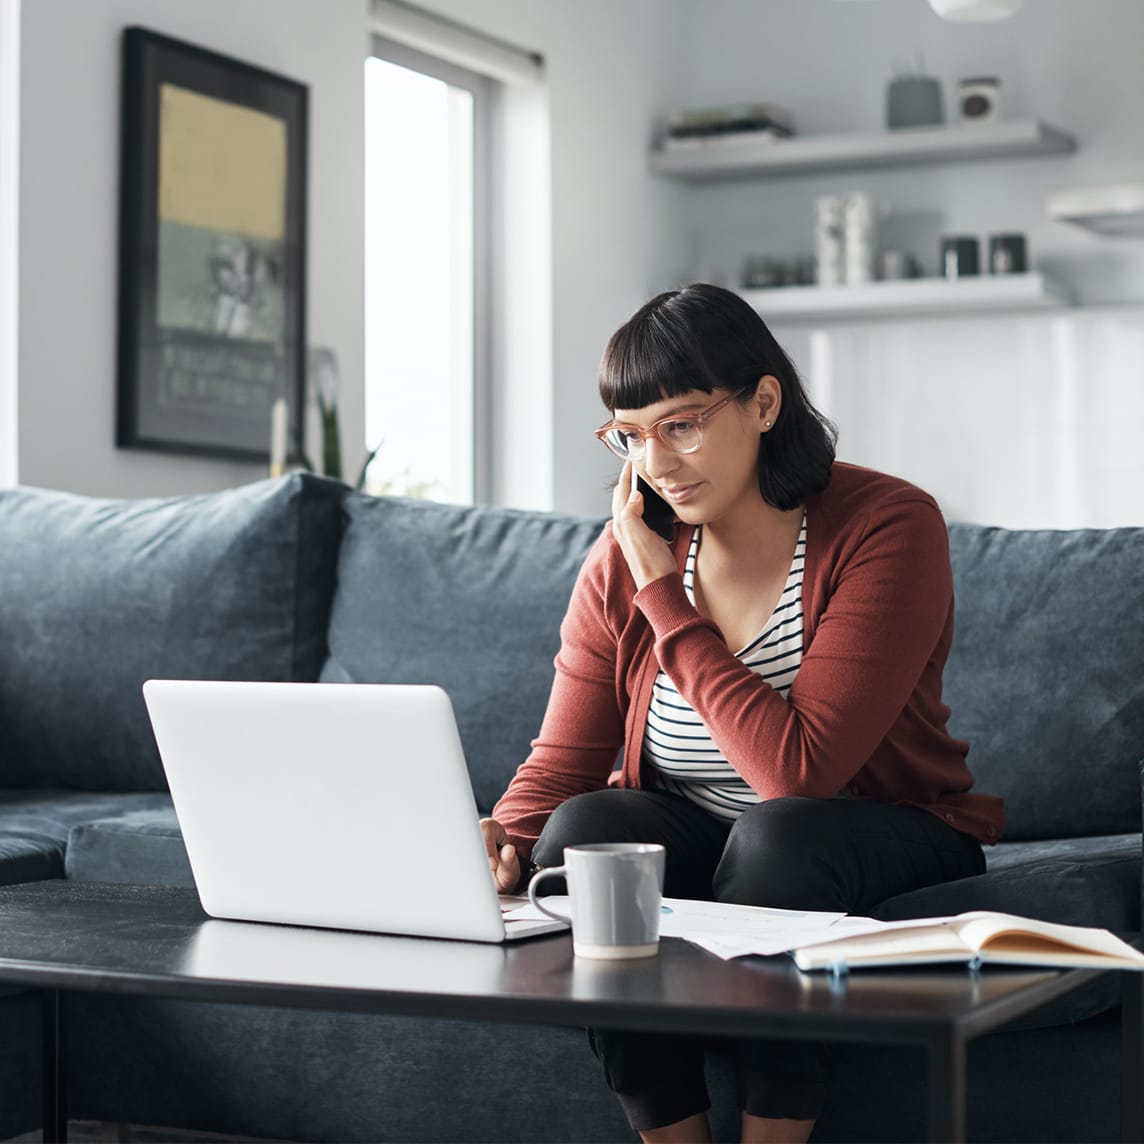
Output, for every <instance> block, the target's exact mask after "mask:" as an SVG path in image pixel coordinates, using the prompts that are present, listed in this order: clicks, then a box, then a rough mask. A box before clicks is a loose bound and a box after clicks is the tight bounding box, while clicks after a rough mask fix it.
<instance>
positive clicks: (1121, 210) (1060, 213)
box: [1045, 183, 1144, 238]
mask: <svg viewBox="0 0 1144 1144" xmlns="http://www.w3.org/2000/svg"><path fill="white" fill-rule="evenodd" d="M1045 212H1046V213H1047V214H1048V216H1049V218H1052V219H1057V220H1059V221H1060V222H1071V223H1073V224H1074V225H1076V226H1082V227H1084V228H1085V229H1086V230H1091V231H1093V232H1094V233H1095V234H1102V235H1105V236H1107V237H1109V238H1144V183H1128V184H1123V185H1120V186H1111V187H1090V188H1085V189H1079V190H1068V191H1056V192H1055V193H1054V194H1051V195H1050V196H1049V197H1048V199H1047V200H1046V202H1045Z"/></svg>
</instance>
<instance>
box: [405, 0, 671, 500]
mask: <svg viewBox="0 0 1144 1144" xmlns="http://www.w3.org/2000/svg"><path fill="white" fill-rule="evenodd" d="M686 2H687V0H621V2H617V0H544V2H543V3H538V2H536V0H421V4H422V7H424V8H426V9H428V10H432V11H434V12H437V13H438V14H440V15H443V16H446V17H449V18H451V19H455V20H459V21H463V22H465V23H467V24H469V25H471V26H475V27H479V28H481V29H482V30H483V31H485V32H488V33H490V34H492V35H495V36H497V37H499V38H501V39H505V40H509V41H511V42H514V43H516V44H517V45H518V46H520V47H523V48H527V49H531V50H535V51H539V52H541V53H542V54H543V55H544V58H545V63H546V70H547V80H548V87H549V108H550V114H551V121H550V130H551V164H552V167H551V185H552V265H553V375H554V393H553V424H554V426H555V442H554V467H555V472H554V492H555V496H554V504H555V506H556V507H558V508H560V509H563V510H565V511H569V512H584V513H605V512H607V511H608V506H609V503H610V501H609V496H608V492H607V486H608V482H609V481H610V480H611V479H612V477H613V475H614V470H615V468H616V466H615V464H614V463H613V461H612V459H611V458H610V456H609V454H608V453H607V451H606V450H605V449H603V448H602V447H601V446H600V444H599V442H597V441H596V439H595V438H594V437H593V436H592V431H593V430H594V429H595V428H596V426H597V425H599V424H600V422H601V421H603V420H604V419H605V417H606V416H607V412H606V410H605V409H604V408H603V407H602V405H601V404H600V399H599V396H598V394H597V392H596V368H597V366H598V364H599V360H600V355H601V353H602V352H603V349H604V344H605V342H606V341H607V339H608V336H609V335H610V334H611V333H612V331H613V330H614V329H615V328H616V327H617V326H618V325H620V323H621V322H623V321H624V319H625V318H627V316H628V315H629V314H630V313H631V312H632V311H634V310H635V309H636V308H637V307H638V306H639V305H640V304H641V303H643V302H644V301H646V299H647V298H648V297H650V296H651V295H652V294H654V293H656V292H657V291H659V290H663V289H667V288H669V287H671V286H674V285H677V284H678V283H679V281H680V279H681V277H682V276H683V274H684V273H685V263H686V258H685V253H686V250H685V246H684V245H683V242H682V240H681V237H680V235H679V231H678V227H677V217H678V203H679V201H680V198H681V194H682V192H681V191H680V189H679V188H677V187H675V186H674V185H672V184H669V183H665V182H664V181H662V180H659V179H655V178H653V177H651V176H650V175H649V174H648V173H647V170H646V167H647V151H648V147H649V144H650V140H651V125H652V121H653V118H654V116H655V114H656V109H657V108H658V107H661V106H663V105H664V103H665V102H667V101H669V99H670V97H671V95H672V93H673V92H674V91H675V90H676V87H677V82H678V76H677V74H676V61H677V60H678V57H679V53H680V43H679V40H678V35H679V29H680V27H681V18H680V10H681V5H682V4H685V3H686ZM538 479H543V477H542V476H538Z"/></svg>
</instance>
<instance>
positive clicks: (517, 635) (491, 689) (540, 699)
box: [322, 494, 604, 811]
mask: <svg viewBox="0 0 1144 1144" xmlns="http://www.w3.org/2000/svg"><path fill="white" fill-rule="evenodd" d="M346 516H347V520H346V529H345V533H344V535H343V537H342V550H341V558H340V560H339V564H338V587H337V592H336V594H335V597H334V610H333V615H332V617H331V621H330V658H329V660H328V661H327V663H326V666H325V667H324V668H323V670H322V679H323V681H326V682H336V683H351V682H352V683H435V684H437V685H438V686H440V687H443V688H444V689H445V691H446V692H447V693H448V694H449V697H450V699H451V700H452V702H453V709H454V711H455V713H456V716H457V725H458V727H459V729H460V733H461V740H462V742H463V744H464V747H465V755H466V759H467V761H468V764H469V772H470V775H471V777H472V780H473V790H474V794H475V795H476V799H477V805H478V807H479V808H480V809H481V811H487V810H488V809H489V808H490V807H491V806H492V804H493V803H494V802H495V801H496V799H497V798H498V797H499V796H500V795H501V793H502V792H503V791H504V789H505V787H506V786H507V785H508V782H509V779H511V778H512V775H513V773H514V772H515V770H516V768H517V766H518V765H519V764H520V763H521V762H523V761H524V759H525V757H526V755H527V754H528V751H529V744H530V742H531V741H532V739H533V738H534V737H535V736H536V734H537V732H538V731H539V730H540V722H541V719H542V717H543V715H544V708H545V705H546V703H547V701H548V693H549V691H550V690H551V687H552V679H553V674H554V668H553V659H554V658H555V656H556V652H557V650H558V649H559V646H560V621H561V620H562V619H563V617H564V611H565V608H566V607H567V604H568V599H569V597H570V596H571V594H572V585H573V583H574V582H575V579H576V573H577V572H578V571H579V568H580V565H581V563H583V560H584V557H585V556H586V555H587V552H588V549H589V548H590V547H591V545H592V542H593V541H594V540H595V539H596V537H597V536H598V535H599V533H600V530H601V529H602V528H603V524H604V522H603V520H602V519H587V518H583V517H573V516H563V515H559V514H555V513H541V512H527V511H519V510H512V509H493V508H464V507H459V506H455V505H440V504H433V503H430V502H427V501H415V500H405V499H401V498H396V497H372V496H366V495H363V494H351V495H350V496H348V497H347V498H346ZM407 762H408V764H409V765H410V766H416V760H415V759H410V760H407ZM432 797H433V796H432V792H431V791H427V792H426V798H427V799H428V800H431V799H432Z"/></svg>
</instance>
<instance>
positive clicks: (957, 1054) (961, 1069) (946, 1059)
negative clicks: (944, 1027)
mask: <svg viewBox="0 0 1144 1144" xmlns="http://www.w3.org/2000/svg"><path fill="white" fill-rule="evenodd" d="M929 1053H930V1075H929V1132H928V1136H927V1139H929V1140H942V1141H950V1142H951V1144H960V1142H961V1141H964V1140H965V1042H964V1041H963V1040H962V1039H961V1038H960V1037H958V1036H957V1035H956V1034H952V1033H951V1035H950V1036H949V1037H947V1038H945V1039H943V1040H940V1041H934V1042H933V1043H932V1044H931V1045H930V1046H929Z"/></svg>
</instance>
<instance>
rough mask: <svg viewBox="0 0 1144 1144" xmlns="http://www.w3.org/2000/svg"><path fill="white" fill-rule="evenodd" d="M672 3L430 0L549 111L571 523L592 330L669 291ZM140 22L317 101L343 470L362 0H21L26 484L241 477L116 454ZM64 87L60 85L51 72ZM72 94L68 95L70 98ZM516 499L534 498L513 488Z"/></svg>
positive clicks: (322, 232)
mask: <svg viewBox="0 0 1144 1144" xmlns="http://www.w3.org/2000/svg"><path fill="white" fill-rule="evenodd" d="M678 3H679V0H624V2H623V3H620V4H616V3H613V2H610V0H546V2H545V3H543V4H541V3H532V2H525V0H429V2H427V3H426V4H425V5H424V6H425V7H426V8H427V9H428V10H435V11H437V12H438V13H440V14H443V15H446V16H449V17H452V18H454V19H457V20H460V21H463V22H465V23H468V24H470V25H472V26H476V27H480V28H483V29H484V30H486V31H488V32H490V33H493V34H496V35H499V36H500V37H502V38H504V39H506V40H510V41H514V42H516V43H518V44H520V45H521V46H524V47H527V48H532V49H536V50H539V51H541V52H543V53H544V55H545V58H546V62H547V74H548V83H549V102H550V109H551V130H552V151H551V172H550V177H551V184H552V190H553V200H552V207H551V214H552V229H553V249H552V252H551V254H552V262H553V266H554V272H553V273H554V282H553V319H552V321H553V342H554V345H553V355H554V368H553V373H554V376H555V385H554V394H553V412H552V422H553V424H554V425H555V426H556V429H555V434H556V440H555V442H554V447H553V450H552V451H553V453H554V455H555V462H554V467H555V472H554V473H551V474H550V473H542V474H536V476H535V480H536V482H537V483H538V484H540V485H542V486H543V487H544V488H545V492H546V495H545V496H544V497H542V498H540V499H541V500H542V501H548V500H550V498H549V496H548V495H547V491H548V490H549V489H551V488H552V487H553V486H554V487H555V493H554V503H555V504H556V505H557V506H559V507H561V508H565V509H570V510H578V511H585V512H601V511H606V506H607V504H608V498H607V495H606V491H605V486H606V483H607V479H608V477H609V475H610V473H611V470H612V467H613V466H612V464H611V461H610V459H609V458H608V455H607V453H606V452H605V451H604V450H603V449H601V448H600V446H599V444H598V443H597V442H596V441H595V440H594V439H593V438H592V436H591V430H592V429H593V428H595V426H596V425H597V424H599V422H600V421H601V420H602V419H603V411H602V409H601V407H600V404H599V399H598V397H597V396H596V392H595V373H596V365H597V362H598V360H599V356H600V353H601V351H602V349H603V346H604V342H605V341H606V339H607V336H608V335H609V334H610V333H611V331H612V329H614V328H615V327H616V326H617V325H618V324H619V323H620V322H621V321H622V320H623V319H624V318H625V317H626V316H627V314H628V313H630V312H631V311H632V310H634V309H635V308H636V307H637V306H638V305H639V304H640V303H641V302H642V301H643V300H644V299H645V298H646V297H647V296H648V295H649V294H650V293H651V292H654V291H655V290H658V289H661V288H663V287H664V285H665V283H666V284H671V283H673V282H674V281H676V280H678V278H679V276H680V275H681V273H682V269H681V267H682V261H683V260H682V258H681V256H680V254H679V251H681V250H682V246H678V247H673V227H672V209H671V208H672V203H673V202H675V201H676V200H677V199H678V196H679V193H680V192H679V191H678V189H677V188H675V187H673V186H671V185H668V184H665V183H663V182H661V181H659V180H654V179H652V178H650V177H649V176H648V175H647V174H646V172H645V162H646V151H647V146H648V141H649V127H650V123H651V120H652V117H653V112H654V108H655V107H656V106H657V105H658V104H661V103H662V102H663V101H664V100H665V99H666V98H667V93H668V92H669V91H671V90H672V89H673V87H674V83H675V77H674V75H673V61H674V59H675V58H676V55H677V49H676V44H675V35H676V30H677V28H678V26H679V19H678V14H677V11H676V8H677V5H678ZM132 23H139V24H142V25H144V26H146V27H149V28H153V29H155V30H157V31H161V32H164V33H166V34H168V35H172V36H175V37H178V38H181V39H187V40H191V41H193V42H196V43H200V44H202V45H204V46H206V47H208V48H212V49H214V50H217V51H222V52H225V53H228V54H231V55H235V56H237V57H239V58H242V59H247V60H250V61H251V62H254V63H256V64H259V65H262V66H265V67H268V68H271V69H272V70H275V71H279V72H282V73H283V74H285V75H288V76H291V77H293V78H296V79H299V80H301V81H303V82H305V83H308V84H310V85H311V107H310V113H311V131H310V138H311V154H310V170H311V174H310V209H309V226H310V235H309V257H310V263H309V271H310V284H309V291H308V315H307V320H308V335H309V340H310V341H311V343H315V344H321V345H329V346H332V347H333V348H334V349H335V350H336V352H337V353H338V356H339V359H340V361H341V367H342V370H341V372H342V382H343V395H342V417H343V424H342V428H343V435H344V441H345V443H346V444H345V449H346V453H347V471H351V470H352V469H353V468H354V460H353V450H354V449H355V448H356V447H358V443H360V442H363V441H364V427H363V426H364V417H363V414H362V393H361V376H362V339H363V319H362V307H363V297H362V252H361V247H362V227H363V223H362V211H363V202H362V190H361V185H362V163H363V161H362V145H361V133H362V78H361V77H362V69H361V66H360V61H361V60H362V58H363V54H364V51H365V44H366V34H367V28H368V18H367V12H366V3H365V0H241V3H237V4H236V3H234V2H233V0H196V2H195V3H193V4H192V3H189V2H188V0H100V3H98V4H93V3H90V0H36V2H35V3H34V4H26V5H25V6H24V18H23V33H22V45H21V46H22V57H23V65H24V66H23V74H24V82H23V92H22V95H23V111H22V123H23V130H24V144H23V152H22V170H21V187H22V189H23V195H24V202H23V206H22V210H21V244H22V249H23V261H22V268H21V279H20V291H21V298H20V305H21V314H20V328H21V345H22V349H21V361H20V378H21V381H20V398H21V413H20V443H21V463H20V473H19V476H20V479H21V481H23V482H24V483H28V484H41V485H46V486H52V487H58V488H66V489H74V490H77V491H85V492H92V493H99V494H106V495H151V494H165V493H173V492H182V491H197V490H205V489H211V488H218V487H222V486H225V485H229V484H233V483H236V482H239V481H243V480H249V479H252V478H254V477H256V476H258V475H259V474H260V470H259V468H258V466H256V465H245V464H233V463H226V462H220V461H210V460H199V459H180V458H172V457H169V456H166V455H161V456H160V455H155V454H147V453H143V452H139V451H122V450H116V449H115V448H114V446H113V443H112V442H113V439H114V407H115V400H114V395H115V271H116V233H115V230H116V228H115V219H116V217H117V194H118V186H117V183H118V165H117V164H118V130H119V34H120V29H121V28H122V27H123V26H125V25H128V24H132ZM62 77H64V78H66V82H61V78H62ZM77 93H82V97H81V98H77ZM516 499H518V500H519V501H521V502H522V503H528V502H530V501H531V502H532V503H537V498H536V497H535V496H533V495H531V490H526V491H521V490H519V489H518V495H517V497H516Z"/></svg>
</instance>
